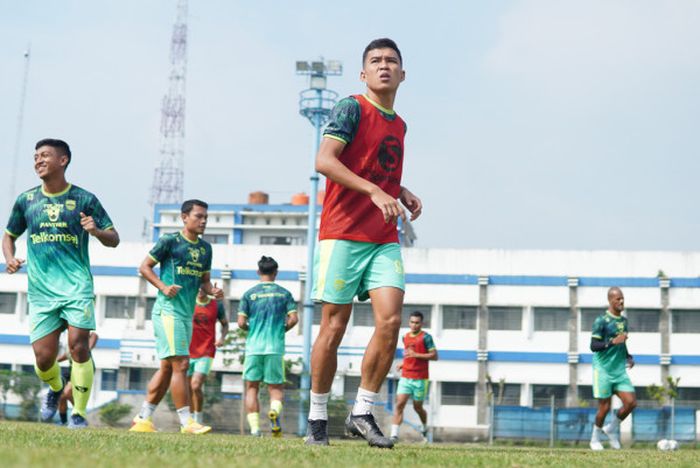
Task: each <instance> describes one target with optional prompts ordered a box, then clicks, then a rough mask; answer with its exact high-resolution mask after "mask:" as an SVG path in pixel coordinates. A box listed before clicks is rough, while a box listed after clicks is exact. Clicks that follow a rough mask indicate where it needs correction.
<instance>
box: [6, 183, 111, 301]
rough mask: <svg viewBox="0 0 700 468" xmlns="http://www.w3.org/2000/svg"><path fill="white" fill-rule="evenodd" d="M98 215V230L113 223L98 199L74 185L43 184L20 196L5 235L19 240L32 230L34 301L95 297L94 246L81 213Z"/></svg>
mask: <svg viewBox="0 0 700 468" xmlns="http://www.w3.org/2000/svg"><path fill="white" fill-rule="evenodd" d="M81 212H82V213H84V214H85V215H86V216H92V218H93V220H94V221H95V225H96V226H97V228H98V229H101V230H106V229H111V228H112V227H113V226H112V220H111V219H109V216H108V215H107V212H106V211H105V209H104V208H103V207H102V204H101V203H100V201H99V200H98V199H97V197H96V196H95V195H93V194H92V193H90V192H88V191H87V190H84V189H82V188H80V187H77V186H75V185H72V184H69V185H68V187H67V188H66V189H65V190H64V191H62V192H60V193H46V192H45V191H44V189H43V188H42V187H41V186H38V187H34V188H33V189H31V190H27V191H26V192H24V193H22V194H20V196H19V197H17V200H16V201H15V204H14V206H13V208H12V213H11V214H10V220H9V221H8V223H7V228H6V229H5V232H7V234H9V235H10V236H12V237H14V238H17V237H19V236H21V235H22V234H23V233H24V232H25V231H26V232H27V277H28V283H29V285H28V286H29V287H28V299H29V301H30V302H35V303H36V302H46V301H61V300H74V299H91V298H93V297H94V292H93V282H92V273H91V272H90V256H89V254H88V242H89V240H90V234H88V232H87V231H86V230H85V229H83V227H82V225H81V224H80V213H81Z"/></svg>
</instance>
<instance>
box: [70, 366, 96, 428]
mask: <svg viewBox="0 0 700 468" xmlns="http://www.w3.org/2000/svg"><path fill="white" fill-rule="evenodd" d="M94 377H95V364H94V363H93V362H92V357H90V359H88V360H87V361H85V362H75V361H73V365H72V366H71V372H70V381H71V383H72V384H73V402H74V403H73V414H79V415H81V416H82V417H85V409H86V408H87V404H88V400H90V392H91V390H92V381H93V379H94Z"/></svg>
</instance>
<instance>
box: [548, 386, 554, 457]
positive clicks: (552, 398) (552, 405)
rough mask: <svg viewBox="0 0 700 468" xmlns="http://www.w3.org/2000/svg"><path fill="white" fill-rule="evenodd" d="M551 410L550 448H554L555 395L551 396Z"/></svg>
mask: <svg viewBox="0 0 700 468" xmlns="http://www.w3.org/2000/svg"><path fill="white" fill-rule="evenodd" d="M549 408H550V410H551V411H550V420H549V446H550V447H554V430H555V424H554V395H551V396H550V403H549Z"/></svg>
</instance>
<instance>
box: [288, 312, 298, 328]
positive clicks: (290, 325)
mask: <svg viewBox="0 0 700 468" xmlns="http://www.w3.org/2000/svg"><path fill="white" fill-rule="evenodd" d="M297 322H299V318H298V317H297V316H296V314H294V315H290V316H289V317H288V318H287V326H286V329H285V331H289V330H291V329H292V328H294V326H295V325H296V324H297Z"/></svg>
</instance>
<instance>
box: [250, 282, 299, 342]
mask: <svg viewBox="0 0 700 468" xmlns="http://www.w3.org/2000/svg"><path fill="white" fill-rule="evenodd" d="M296 311H297V303H296V302H295V301H294V299H293V298H292V293H290V292H289V291H287V290H286V289H284V288H283V287H282V286H279V285H277V284H275V283H268V282H264V283H260V284H258V285H256V286H254V287H252V288H251V289H249V290H248V291H246V293H245V294H244V295H243V298H241V303H240V304H239V306H238V315H244V316H246V317H248V337H247V338H246V342H245V353H246V355H248V354H284V334H285V332H286V326H287V315H289V314H291V313H293V312H296Z"/></svg>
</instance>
